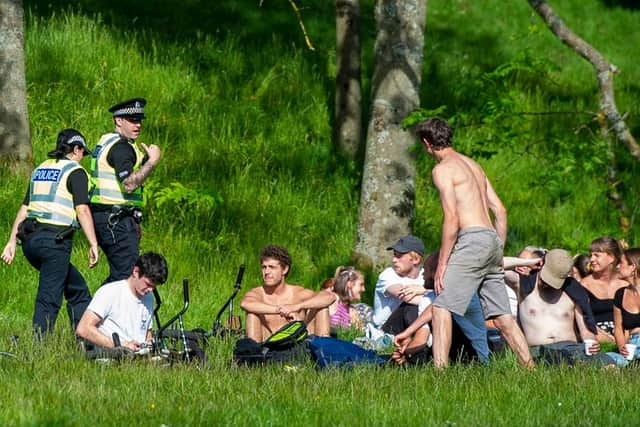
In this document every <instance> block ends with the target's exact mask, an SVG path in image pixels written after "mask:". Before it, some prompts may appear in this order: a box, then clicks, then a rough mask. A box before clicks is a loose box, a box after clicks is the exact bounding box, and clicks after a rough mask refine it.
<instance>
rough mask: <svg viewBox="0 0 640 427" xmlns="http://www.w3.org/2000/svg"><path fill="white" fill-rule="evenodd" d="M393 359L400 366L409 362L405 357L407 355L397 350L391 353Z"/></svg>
mask: <svg viewBox="0 0 640 427" xmlns="http://www.w3.org/2000/svg"><path fill="white" fill-rule="evenodd" d="M391 358H392V359H393V361H394V362H396V363H397V364H398V365H402V364H403V363H404V362H406V361H407V357H406V356H405V354H404V353H402V352H400V351H398V350H396V351H394V352H393V353H391Z"/></svg>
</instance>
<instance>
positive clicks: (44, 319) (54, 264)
mask: <svg viewBox="0 0 640 427" xmlns="http://www.w3.org/2000/svg"><path fill="white" fill-rule="evenodd" d="M88 187H89V185H88V178H87V174H86V172H85V171H83V170H81V169H77V170H75V171H73V172H71V173H70V174H69V178H68V179H67V189H68V190H69V192H70V193H71V194H72V195H73V204H74V206H77V205H80V204H89V194H88ZM29 200H30V198H29V191H28V190H27V194H26V196H25V199H24V201H23V204H24V205H25V206H27V205H29ZM21 229H22V232H23V234H22V236H20V237H21V238H20V240H21V242H22V252H23V253H24V256H25V257H26V258H27V260H28V261H29V263H30V264H31V265H32V266H33V267H34V268H35V269H37V270H38V271H40V277H39V284H38V292H37V294H36V303H35V310H34V313H33V327H34V330H36V331H37V332H40V333H48V332H51V331H53V328H54V325H55V322H56V318H57V317H58V312H59V311H60V306H61V305H62V297H63V296H64V298H65V299H66V300H67V312H68V314H69V319H71V323H72V325H71V326H72V328H73V330H74V331H75V328H76V326H77V324H78V322H79V321H80V318H81V317H82V314H83V313H84V311H85V309H86V308H87V306H88V305H89V302H90V301H91V294H90V293H89V288H88V287H87V283H86V282H85V280H84V278H83V277H82V274H80V272H79V271H78V270H77V269H76V268H75V267H74V266H73V264H71V249H72V244H73V240H72V239H73V233H69V227H64V226H57V225H52V224H44V223H40V222H38V221H37V220H35V219H26V220H25V221H24V222H23V224H22V226H21Z"/></svg>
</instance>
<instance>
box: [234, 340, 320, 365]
mask: <svg viewBox="0 0 640 427" xmlns="http://www.w3.org/2000/svg"><path fill="white" fill-rule="evenodd" d="M308 357H309V348H308V346H307V342H306V341H302V342H300V343H297V344H295V345H293V346H292V347H290V348H286V349H281V350H270V349H269V348H267V347H265V346H264V345H263V344H260V343H259V342H256V341H254V340H252V339H251V338H240V339H239V340H238V341H236V345H235V347H234V349H233V361H234V362H235V363H237V364H239V365H246V366H255V365H265V364H268V363H273V362H296V363H297V362H304V361H306V360H307V358H308Z"/></svg>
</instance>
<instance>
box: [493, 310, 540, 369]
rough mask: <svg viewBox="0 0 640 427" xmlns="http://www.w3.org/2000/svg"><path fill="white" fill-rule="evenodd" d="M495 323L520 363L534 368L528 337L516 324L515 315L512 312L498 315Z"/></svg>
mask: <svg viewBox="0 0 640 427" xmlns="http://www.w3.org/2000/svg"><path fill="white" fill-rule="evenodd" d="M494 324H495V326H496V328H498V329H499V330H500V333H501V334H502V336H503V337H504V340H505V341H506V342H507V344H508V345H509V347H510V348H511V350H513V351H514V352H515V353H516V354H517V355H518V362H519V363H520V365H522V366H524V367H526V368H533V367H534V366H535V363H534V362H533V359H532V358H531V353H530V352H529V346H528V345H527V339H526V338H525V337H524V334H523V333H522V330H521V329H520V327H519V326H518V325H517V324H516V322H515V320H514V319H513V316H511V315H510V314H503V315H501V316H498V317H496V318H495V319H494Z"/></svg>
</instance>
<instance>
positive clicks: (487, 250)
mask: <svg viewBox="0 0 640 427" xmlns="http://www.w3.org/2000/svg"><path fill="white" fill-rule="evenodd" d="M505 286H506V285H505V282H504V270H503V269H502V242H501V241H500V238H499V237H498V234H497V233H496V232H495V230H493V229H492V228H484V227H469V228H465V229H462V230H460V231H459V232H458V239H457V240H456V244H455V246H454V247H453V250H452V251H451V255H450V256H449V263H448V264H447V270H446V271H445V274H444V289H443V290H442V292H441V293H440V295H438V297H437V298H436V300H435V301H434V302H433V303H434V304H435V305H436V306H437V307H442V308H446V309H447V310H449V311H450V312H452V313H455V314H458V315H460V316H463V315H464V313H465V311H467V307H468V306H469V302H470V301H471V298H472V297H473V294H475V293H476V292H478V294H479V295H480V303H481V304H482V311H483V313H484V317H485V318H487V319H488V318H491V317H494V316H499V315H502V314H511V308H510V305H509V297H508V295H507V290H506V287H505Z"/></svg>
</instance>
